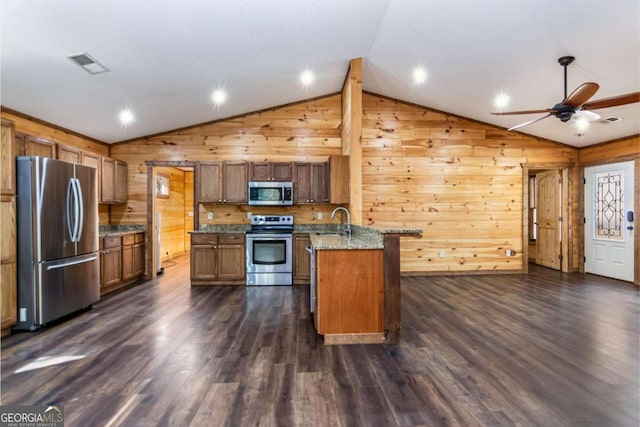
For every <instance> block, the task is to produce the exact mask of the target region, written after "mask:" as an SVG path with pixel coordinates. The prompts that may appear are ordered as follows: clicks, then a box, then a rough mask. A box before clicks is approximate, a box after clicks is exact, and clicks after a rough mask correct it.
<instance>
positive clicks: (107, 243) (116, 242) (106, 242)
mask: <svg viewBox="0 0 640 427" xmlns="http://www.w3.org/2000/svg"><path fill="white" fill-rule="evenodd" d="M119 246H122V239H121V238H120V236H111V237H105V238H104V239H103V243H102V247H103V248H104V249H107V248H117V247H119Z"/></svg>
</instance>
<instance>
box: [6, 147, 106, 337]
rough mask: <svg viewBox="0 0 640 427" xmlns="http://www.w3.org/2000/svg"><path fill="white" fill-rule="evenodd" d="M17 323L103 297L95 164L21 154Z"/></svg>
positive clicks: (42, 320) (40, 321) (32, 322)
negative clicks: (92, 166)
mask: <svg viewBox="0 0 640 427" xmlns="http://www.w3.org/2000/svg"><path fill="white" fill-rule="evenodd" d="M16 162H17V165H16V171H17V172H16V173H17V183H16V188H17V197H16V203H17V204H16V212H17V230H18V323H17V324H16V326H15V327H14V329H23V330H24V329H28V330H35V329H37V328H39V327H41V326H42V325H44V324H46V323H48V322H51V321H52V320H56V319H59V318H61V317H63V316H65V315H67V314H70V313H73V312H75V311H78V310H80V309H83V308H86V307H89V306H90V305H91V304H93V303H94V302H96V301H98V300H99V299H100V259H99V253H98V195H97V191H98V187H97V184H98V183H97V181H96V170H95V169H93V168H90V167H87V166H82V165H76V164H73V163H67V162H63V161H59V160H54V159H48V158H43V157H35V156H31V157H18V158H17V160H16Z"/></svg>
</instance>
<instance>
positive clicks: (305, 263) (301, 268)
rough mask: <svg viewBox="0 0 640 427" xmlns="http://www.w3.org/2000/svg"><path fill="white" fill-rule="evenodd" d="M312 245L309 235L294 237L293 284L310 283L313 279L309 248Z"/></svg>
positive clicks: (295, 235)
mask: <svg viewBox="0 0 640 427" xmlns="http://www.w3.org/2000/svg"><path fill="white" fill-rule="evenodd" d="M310 244H311V239H310V238H309V235H308V234H297V233H296V234H294V235H293V284H294V285H300V284H306V283H309V281H310V279H311V266H310V265H309V262H310V258H309V256H310V255H309V252H307V246H309V245H310Z"/></svg>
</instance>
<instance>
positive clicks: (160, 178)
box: [156, 174, 169, 199]
mask: <svg viewBox="0 0 640 427" xmlns="http://www.w3.org/2000/svg"><path fill="white" fill-rule="evenodd" d="M156 196H158V197H162V198H164V199H168V198H169V177H168V176H167V175H162V174H157V175H156Z"/></svg>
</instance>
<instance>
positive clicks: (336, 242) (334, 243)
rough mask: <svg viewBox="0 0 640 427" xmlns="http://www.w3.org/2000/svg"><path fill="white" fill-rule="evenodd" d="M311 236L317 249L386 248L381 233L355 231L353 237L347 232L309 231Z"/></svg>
mask: <svg viewBox="0 0 640 427" xmlns="http://www.w3.org/2000/svg"><path fill="white" fill-rule="evenodd" d="M309 238H310V239H311V246H313V249H315V250H317V251H320V250H331V249H333V250H338V249H342V250H344V249H347V250H349V249H383V248H384V245H383V241H382V235H381V234H380V233H353V234H352V235H351V237H349V236H347V235H346V234H344V235H343V234H340V235H336V234H322V233H309Z"/></svg>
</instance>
